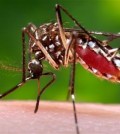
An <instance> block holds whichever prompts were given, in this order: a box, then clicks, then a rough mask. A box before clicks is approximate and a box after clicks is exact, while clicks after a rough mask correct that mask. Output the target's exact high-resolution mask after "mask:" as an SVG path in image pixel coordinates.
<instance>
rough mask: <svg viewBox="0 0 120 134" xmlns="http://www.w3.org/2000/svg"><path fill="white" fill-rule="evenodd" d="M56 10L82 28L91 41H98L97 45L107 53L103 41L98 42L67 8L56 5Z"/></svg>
mask: <svg viewBox="0 0 120 134" xmlns="http://www.w3.org/2000/svg"><path fill="white" fill-rule="evenodd" d="M56 9H57V10H58V11H59V12H60V9H61V10H62V11H63V12H64V13H65V14H66V15H67V16H68V17H69V18H70V19H71V20H72V21H73V22H74V23H75V24H76V25H77V26H78V27H80V28H81V30H83V31H84V33H86V34H87V35H88V36H89V37H90V38H91V39H93V40H94V41H96V43H97V45H98V46H99V47H100V48H101V49H102V50H103V51H105V52H106V50H105V48H104V46H102V41H100V40H98V39H97V38H95V37H93V36H92V35H91V34H90V33H89V31H87V30H86V29H85V28H84V27H83V26H82V25H81V24H80V23H79V22H78V21H77V20H76V19H75V18H74V17H73V16H72V15H71V14H70V13H69V12H68V11H67V10H66V9H65V8H63V7H62V6H61V5H58V4H57V5H56Z"/></svg>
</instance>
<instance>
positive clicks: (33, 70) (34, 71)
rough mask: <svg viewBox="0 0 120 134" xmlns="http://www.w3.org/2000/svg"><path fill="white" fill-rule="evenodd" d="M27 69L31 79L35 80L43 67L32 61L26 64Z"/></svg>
mask: <svg viewBox="0 0 120 134" xmlns="http://www.w3.org/2000/svg"><path fill="white" fill-rule="evenodd" d="M28 69H29V72H30V74H31V76H32V78H33V79H35V78H38V77H40V75H41V74H42V71H43V66H42V64H41V62H40V61H38V60H35V59H34V60H32V61H31V62H30V63H29V64H28Z"/></svg>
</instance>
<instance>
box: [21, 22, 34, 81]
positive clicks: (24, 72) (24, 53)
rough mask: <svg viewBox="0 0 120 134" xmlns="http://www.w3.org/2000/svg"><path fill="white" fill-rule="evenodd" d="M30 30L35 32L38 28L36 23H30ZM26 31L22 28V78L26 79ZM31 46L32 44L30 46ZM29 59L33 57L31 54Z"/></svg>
mask: <svg viewBox="0 0 120 134" xmlns="http://www.w3.org/2000/svg"><path fill="white" fill-rule="evenodd" d="M26 28H27V29H28V30H29V31H32V32H34V31H35V30H36V27H35V25H33V24H32V23H30V24H29V25H28V26H27V27H26ZM25 34H26V33H25V31H24V29H23V30H22V72H23V73H22V80H23V81H25V78H26V42H25ZM29 47H30V46H29ZM29 59H31V54H30V55H29Z"/></svg>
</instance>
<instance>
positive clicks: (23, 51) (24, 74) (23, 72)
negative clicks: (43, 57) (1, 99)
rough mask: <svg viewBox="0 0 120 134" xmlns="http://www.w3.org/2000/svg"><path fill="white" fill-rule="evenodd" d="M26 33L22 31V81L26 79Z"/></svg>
mask: <svg viewBox="0 0 120 134" xmlns="http://www.w3.org/2000/svg"><path fill="white" fill-rule="evenodd" d="M25 50H26V47H25V33H24V31H22V81H25V78H26V54H25Z"/></svg>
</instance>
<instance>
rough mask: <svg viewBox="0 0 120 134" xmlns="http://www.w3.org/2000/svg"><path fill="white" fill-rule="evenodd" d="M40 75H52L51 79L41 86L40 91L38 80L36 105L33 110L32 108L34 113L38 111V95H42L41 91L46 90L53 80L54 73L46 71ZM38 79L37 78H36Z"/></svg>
mask: <svg viewBox="0 0 120 134" xmlns="http://www.w3.org/2000/svg"><path fill="white" fill-rule="evenodd" d="M42 76H52V79H51V80H50V81H49V82H48V83H47V84H46V85H45V86H44V87H43V88H42V90H41V91H40V83H39V82H38V89H39V92H38V96H37V101H36V106H35V110H34V113H36V112H37V111H38V107H39V101H40V97H41V95H42V93H43V92H44V91H45V90H46V88H47V87H48V86H50V85H51V84H52V83H53V82H54V80H55V74H54V73H52V72H47V73H43V74H42ZM38 81H39V79H38Z"/></svg>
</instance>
